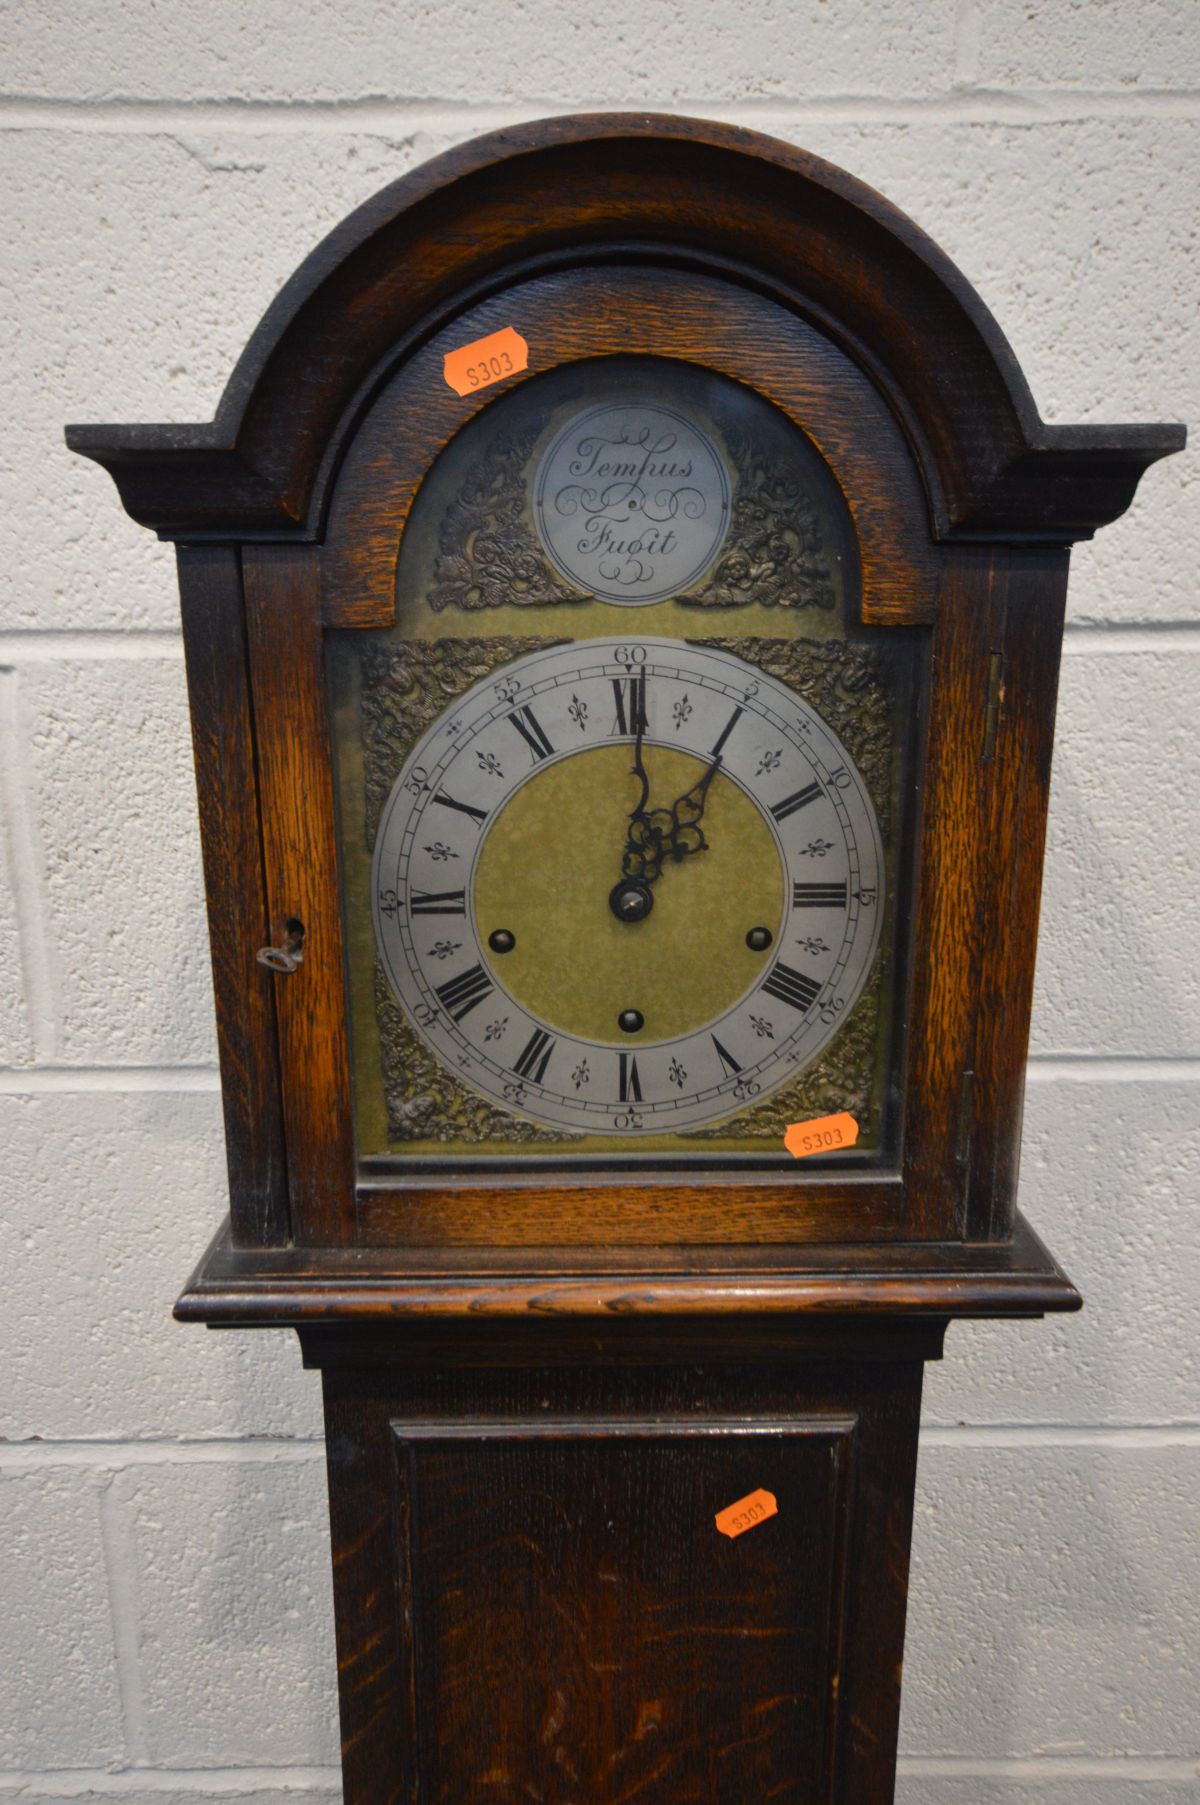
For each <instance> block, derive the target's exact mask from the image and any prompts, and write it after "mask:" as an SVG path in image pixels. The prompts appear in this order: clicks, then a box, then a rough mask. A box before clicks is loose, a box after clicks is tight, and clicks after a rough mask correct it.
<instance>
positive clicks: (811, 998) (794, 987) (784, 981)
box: [762, 959, 821, 1013]
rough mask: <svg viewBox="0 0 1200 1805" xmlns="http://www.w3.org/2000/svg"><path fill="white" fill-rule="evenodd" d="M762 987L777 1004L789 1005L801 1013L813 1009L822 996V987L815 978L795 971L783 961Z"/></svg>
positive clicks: (777, 963) (777, 965) (773, 968)
mask: <svg viewBox="0 0 1200 1805" xmlns="http://www.w3.org/2000/svg"><path fill="white" fill-rule="evenodd" d="M762 987H763V990H764V991H765V992H766V994H767V996H769V997H774V998H775V1000H776V1001H777V1002H780V1003H787V1004H788V1006H789V1008H792V1009H799V1010H800V1011H801V1013H803V1012H804V1011H805V1010H806V1009H811V1008H812V1006H813V1004H814V1003H815V1002H816V1000H817V998H818V997H819V996H820V994H821V986H820V984H818V982H817V980H816V979H815V978H810V977H808V976H807V975H806V974H805V973H804V972H802V971H795V970H793V968H792V967H791V966H790V965H785V964H784V963H783V960H782V959H780V960H778V961H777V962H776V964H775V965H774V966H773V967H772V969H771V973H770V976H769V977H767V978H765V979H764V980H763V986H762Z"/></svg>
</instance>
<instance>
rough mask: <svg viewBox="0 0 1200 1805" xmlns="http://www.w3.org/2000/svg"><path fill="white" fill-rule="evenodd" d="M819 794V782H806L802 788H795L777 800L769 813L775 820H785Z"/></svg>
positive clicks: (806, 805) (805, 806)
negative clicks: (788, 794) (780, 799)
mask: <svg viewBox="0 0 1200 1805" xmlns="http://www.w3.org/2000/svg"><path fill="white" fill-rule="evenodd" d="M820 794H821V786H820V784H819V783H807V784H805V786H804V788H803V789H802V790H796V791H795V792H794V793H793V794H792V795H791V796H785V797H784V799H783V801H782V802H777V803H776V804H775V806H774V807H773V808H772V810H771V813H772V814H773V815H774V817H775V819H776V821H786V820H787V818H788V816H789V815H794V814H795V813H796V812H797V810H798V809H802V808H807V807H808V805H809V803H810V802H815V801H816V800H817V797H818V796H819V795H820Z"/></svg>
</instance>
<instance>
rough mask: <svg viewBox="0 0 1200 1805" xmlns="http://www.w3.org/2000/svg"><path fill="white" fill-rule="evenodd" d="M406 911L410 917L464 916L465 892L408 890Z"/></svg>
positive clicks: (465, 907) (465, 906)
mask: <svg viewBox="0 0 1200 1805" xmlns="http://www.w3.org/2000/svg"><path fill="white" fill-rule="evenodd" d="M408 911H409V914H410V915H465V914H466V912H467V893H466V891H465V890H410V891H409V894H408Z"/></svg>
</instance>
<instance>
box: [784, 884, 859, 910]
mask: <svg viewBox="0 0 1200 1805" xmlns="http://www.w3.org/2000/svg"><path fill="white" fill-rule="evenodd" d="M846 892H847V884H846V880H845V879H843V880H842V882H841V883H840V884H793V885H792V907H793V909H844V908H845V907H846V904H847V895H846Z"/></svg>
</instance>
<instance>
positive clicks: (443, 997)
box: [436, 965, 492, 1022]
mask: <svg viewBox="0 0 1200 1805" xmlns="http://www.w3.org/2000/svg"><path fill="white" fill-rule="evenodd" d="M436 994H437V996H438V998H439V999H440V1001H441V1004H442V1007H443V1008H444V1009H446V1010H447V1011H448V1013H449V1014H450V1015H451V1016H452V1017H453V1019H454V1020H455V1021H456V1022H461V1021H462V1019H463V1017H464V1016H465V1015H470V1013H471V1011H472V1009H474V1007H475V1005H476V1004H477V1003H482V1001H483V999H484V997H486V996H490V995H491V994H492V981H491V979H490V978H489V977H488V975H487V973H486V972H485V971H484V969H483V967H482V965H472V966H471V967H470V969H469V970H468V971H460V972H459V974H458V976H457V977H456V978H448V979H447V980H446V982H445V983H444V984H439V985H437V986H436Z"/></svg>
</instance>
